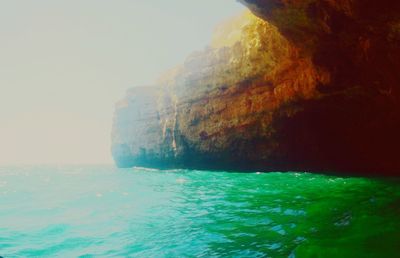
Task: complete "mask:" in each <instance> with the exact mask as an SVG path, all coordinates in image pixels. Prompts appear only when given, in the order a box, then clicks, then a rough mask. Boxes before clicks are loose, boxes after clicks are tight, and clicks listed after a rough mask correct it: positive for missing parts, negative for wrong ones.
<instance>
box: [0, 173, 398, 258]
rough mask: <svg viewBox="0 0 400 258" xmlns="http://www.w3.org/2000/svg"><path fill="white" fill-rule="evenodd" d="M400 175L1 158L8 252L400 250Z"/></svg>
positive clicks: (1, 220)
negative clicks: (24, 163)
mask: <svg viewBox="0 0 400 258" xmlns="http://www.w3.org/2000/svg"><path fill="white" fill-rule="evenodd" d="M399 243H400V183H399V180H398V179H391V180H380V179H366V178H340V177H332V176H323V175H315V174H307V173H268V174H262V173H252V174H245V173H224V172H218V173H217V172H207V171H202V172H200V171H188V170H169V171H158V170H149V169H141V168H135V169H115V168H113V167H111V166H69V167H2V168H0V255H1V256H3V257H5V258H7V257H79V256H80V257H146V258H147V257H290V258H293V257H400V255H399V252H398V249H399V247H398V245H399Z"/></svg>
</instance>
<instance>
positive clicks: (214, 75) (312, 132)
mask: <svg viewBox="0 0 400 258" xmlns="http://www.w3.org/2000/svg"><path fill="white" fill-rule="evenodd" d="M242 2H243V3H244V4H246V5H247V6H248V7H249V9H250V10H251V11H252V13H251V12H246V13H244V14H243V15H241V16H240V17H236V18H234V19H232V20H230V21H227V22H226V23H224V24H223V25H221V26H220V27H218V28H217V30H216V33H215V38H214V39H213V41H212V43H211V45H210V46H209V47H208V48H207V49H205V50H203V51H199V52H196V53H193V54H192V55H191V56H189V57H188V58H187V60H186V61H185V63H184V64H183V65H182V66H180V67H177V68H175V69H173V70H171V71H170V72H168V73H167V74H165V75H164V76H163V77H162V78H161V79H160V80H159V82H158V83H157V85H154V86H153V87H146V88H145V87H144V88H133V89H132V90H130V91H129V92H128V94H127V96H126V98H125V99H124V100H122V101H121V102H120V103H119V104H117V109H116V113H115V119H114V127H113V146H112V150H113V156H114V158H115V160H116V163H117V165H118V166H121V167H129V166H135V165H136V166H156V167H188V168H208V169H226V170H230V169H233V170H264V171H272V170H275V171H276V170H300V171H319V172H321V171H325V172H343V173H377V174H396V173H397V174H398V173H399V172H400V159H398V158H397V146H399V145H400V137H399V136H398V133H397V132H398V131H399V129H400V104H399V103H400V100H399V84H400V14H399V13H400V4H399V3H397V2H395V1H380V2H379V3H365V1H364V2H362V1H361V0H340V1H330V0H308V1H306V0H304V1H300V0H292V1H290V0H289V1H283V0H281V1H280V0H259V1H258V0H242ZM253 13H254V14H253Z"/></svg>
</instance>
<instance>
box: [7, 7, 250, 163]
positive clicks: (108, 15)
mask: <svg viewBox="0 0 400 258" xmlns="http://www.w3.org/2000/svg"><path fill="white" fill-rule="evenodd" d="M241 9H243V7H242V6H241V5H240V4H239V3H237V2H236V1H235V0H169V1H166V0H35V1H31V0H24V1H23V0H0V164H8V163H18V164H21V163H23V164H32V163H34V164H37V163H41V164H43V163H111V162H112V160H111V155H110V132H111V123H112V113H113V111H114V103H115V102H116V101H117V100H118V99H120V98H122V97H123V95H124V93H125V90H126V89H127V88H129V87H131V86H134V85H143V84H149V83H152V82H153V81H154V80H155V79H156V78H157V77H158V76H159V75H160V73H162V72H163V71H164V70H166V69H168V68H170V67H173V66H174V65H176V64H179V63H181V62H182V61H183V60H184V59H185V57H186V56H187V55H188V54H189V53H190V52H191V51H193V50H197V49H202V48H203V47H205V46H206V45H207V43H208V42H209V41H210V38H211V34H212V31H213V28H214V27H215V25H216V24H218V23H219V22H220V21H222V20H224V19H226V18H227V17H229V16H232V15H235V14H237V13H238V12H240V10H241Z"/></svg>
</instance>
